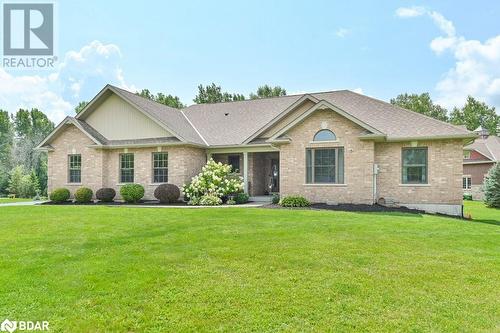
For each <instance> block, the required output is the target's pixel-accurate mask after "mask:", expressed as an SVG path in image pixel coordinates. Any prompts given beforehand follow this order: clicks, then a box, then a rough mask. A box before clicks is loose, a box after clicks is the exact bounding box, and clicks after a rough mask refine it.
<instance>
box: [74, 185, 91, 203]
mask: <svg viewBox="0 0 500 333" xmlns="http://www.w3.org/2000/svg"><path fill="white" fill-rule="evenodd" d="M93 194H94V193H93V192H92V190H91V189H90V188H88V187H80V188H79V189H78V190H76V192H75V201H76V202H78V203H87V202H91V201H92V195H93Z"/></svg>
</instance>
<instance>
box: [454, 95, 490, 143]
mask: <svg viewBox="0 0 500 333" xmlns="http://www.w3.org/2000/svg"><path fill="white" fill-rule="evenodd" d="M450 120H451V122H452V123H453V124H455V125H465V127H467V129H468V130H470V131H473V130H475V129H476V128H478V127H479V126H482V127H484V128H486V129H487V130H488V131H489V132H490V134H491V135H496V134H497V130H498V126H499V125H500V116H499V115H497V114H496V112H495V108H494V107H490V106H488V105H487V104H486V103H484V102H480V101H478V100H476V99H475V98H473V97H472V96H468V97H467V102H466V103H465V105H464V106H463V107H462V108H454V109H453V112H452V113H451V117H450Z"/></svg>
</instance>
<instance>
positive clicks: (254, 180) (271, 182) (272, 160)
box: [248, 152, 280, 196]
mask: <svg viewBox="0 0 500 333" xmlns="http://www.w3.org/2000/svg"><path fill="white" fill-rule="evenodd" d="M279 170H280V164H279V153H278V152H259V153H250V154H249V170H248V176H249V177H248V178H249V193H250V195H251V196H262V195H272V194H274V193H278V192H279V186H280V179H279Z"/></svg>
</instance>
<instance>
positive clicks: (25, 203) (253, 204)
mask: <svg viewBox="0 0 500 333" xmlns="http://www.w3.org/2000/svg"><path fill="white" fill-rule="evenodd" d="M44 202H46V201H23V202H11V203H4V204H2V203H0V208H1V207H12V206H36V205H40V204H42V203H44ZM267 204H269V202H249V203H246V204H242V205H222V206H186V205H183V206H180V205H179V206H174V205H172V206H164V205H104V204H101V205H74V206H69V205H68V206H66V207H128V208H187V209H196V208H249V207H262V206H264V205H267ZM61 207H64V205H61Z"/></svg>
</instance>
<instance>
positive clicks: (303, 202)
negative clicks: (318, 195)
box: [280, 195, 311, 207]
mask: <svg viewBox="0 0 500 333" xmlns="http://www.w3.org/2000/svg"><path fill="white" fill-rule="evenodd" d="M280 205H281V206H283V207H309V206H310V205H311V203H310V202H309V201H308V200H307V199H306V198H304V197H301V196H293V195H291V196H287V197H284V198H283V199H281V201H280Z"/></svg>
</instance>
